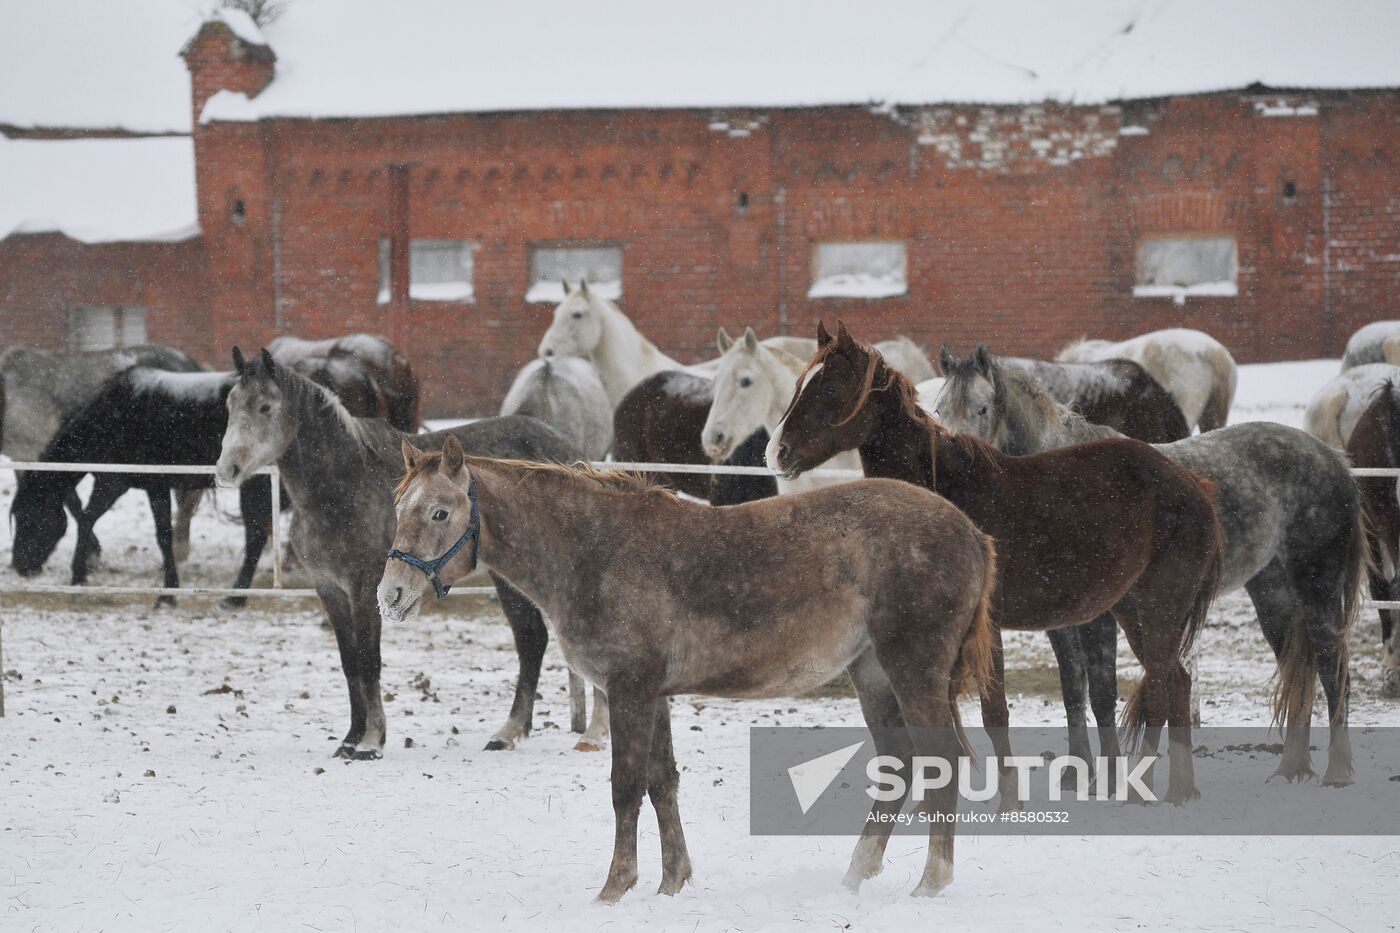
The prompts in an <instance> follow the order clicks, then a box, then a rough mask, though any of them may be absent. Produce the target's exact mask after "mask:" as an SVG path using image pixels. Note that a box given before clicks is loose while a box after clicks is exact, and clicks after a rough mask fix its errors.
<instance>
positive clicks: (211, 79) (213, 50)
mask: <svg viewBox="0 0 1400 933" xmlns="http://www.w3.org/2000/svg"><path fill="white" fill-rule="evenodd" d="M234 17H239V18H237V19H235V18H234ZM180 55H181V57H182V58H184V60H185V67H186V68H188V69H189V72H190V85H191V88H190V90H191V92H192V94H191V96H192V98H193V101H194V122H193V125H194V126H195V127H198V126H199V115H200V113H202V112H203V110H204V104H205V102H206V101H207V100H209V98H211V97H213V96H214V95H215V94H217V93H218V92H219V91H238V92H241V93H243V94H247V95H248V96H249V97H250V98H252V97H257V96H258V95H259V94H260V93H262V90H263V88H265V87H267V86H268V85H269V84H271V83H272V79H273V77H274V75H275V74H276V63H277V56H276V55H275V54H273V51H272V48H271V46H269V45H268V44H267V41H266V40H265V39H264V38H263V37H262V34H261V32H259V31H258V28H257V27H256V26H255V25H253V21H252V19H251V18H249V17H248V16H247V15H246V14H242V13H240V12H239V11H233V10H225V11H221V12H219V13H216V14H215V16H214V18H212V19H210V20H208V21H207V22H205V23H204V25H202V26H200V27H199V31H198V32H196V33H195V34H194V36H192V37H191V38H190V40H189V41H188V42H186V43H185V47H184V48H183V49H181V50H180Z"/></svg>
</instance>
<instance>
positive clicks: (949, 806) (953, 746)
mask: <svg viewBox="0 0 1400 933" xmlns="http://www.w3.org/2000/svg"><path fill="white" fill-rule="evenodd" d="M900 641H901V644H900V646H899V649H898V650H899V654H900V657H898V658H895V659H891V658H888V657H886V658H883V659H882V660H884V661H885V670H886V672H887V673H888V675H889V680H890V684H891V686H892V689H893V691H894V694H895V696H896V697H897V698H898V703H899V710H900V713H901V715H902V717H903V719H904V722H905V724H906V725H907V727H908V729H907V733H908V736H909V739H910V740H911V741H912V743H913V746H914V751H915V752H916V753H917V754H918V755H919V757H920V758H928V759H939V760H942V761H945V762H953V767H954V768H961V767H964V766H965V765H964V762H963V761H962V757H963V751H962V747H961V746H962V743H961V741H960V740H959V737H958V734H957V730H956V729H955V723H956V721H957V720H956V718H955V716H954V708H953V704H954V703H955V702H956V697H955V695H954V692H955V690H956V687H955V685H953V684H950V685H949V688H948V690H947V691H946V692H944V691H939V690H937V689H930V686H931V683H933V682H936V681H937V679H938V678H937V677H936V676H935V670H936V667H935V664H934V660H935V659H934V658H933V657H932V656H925V657H924V658H923V659H922V660H923V661H924V662H926V663H920V659H914V658H911V657H910V654H909V652H910V651H912V650H917V647H918V646H917V644H911V642H915V641H916V640H914V639H901V640H900ZM893 653H894V652H885V654H887V655H888V654H893ZM948 660H949V661H950V662H951V660H952V659H951V658H950V659H948ZM948 666H949V667H951V666H952V665H951V663H950V664H949V665H948ZM945 670H946V668H945ZM998 754H1000V753H998ZM959 784H960V782H959V781H958V779H957V775H956V774H954V775H953V776H952V780H949V781H947V782H946V783H945V784H944V785H943V786H942V787H938V788H935V789H933V791H932V792H931V793H930V792H929V791H928V790H923V791H922V793H923V799H922V800H920V801H919V803H918V804H917V805H916V812H921V813H923V814H925V816H924V818H925V819H926V820H927V822H928V827H929V830H928V856H927V859H926V861H925V862H924V871H923V875H922V876H921V877H920V878H919V883H918V885H917V886H916V887H915V888H914V891H913V894H914V896H915V897H933V896H934V895H936V894H938V893H939V892H940V891H942V890H943V889H944V888H946V887H947V886H948V885H950V884H952V882H953V843H954V831H955V829H956V827H957V824H956V823H955V822H954V821H955V820H956V818H957V811H958V787H959ZM1013 796H1014V794H1013ZM1006 800H1007V789H1006V786H1005V784H1004V783H1003V785H1002V808H1003V810H1004V809H1006ZM935 814H936V815H937V816H936V817H935Z"/></svg>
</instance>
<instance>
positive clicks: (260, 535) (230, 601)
mask: <svg viewBox="0 0 1400 933" xmlns="http://www.w3.org/2000/svg"><path fill="white" fill-rule="evenodd" d="M262 479H263V477H255V478H254V480H253V482H251V483H244V484H243V486H242V488H240V489H239V490H238V510H239V512H240V513H241V514H242V515H243V565H242V566H241V567H239V568H238V577H237V578H236V579H235V580H234V581H233V588H234V589H236V590H246V589H247V588H248V587H249V585H250V584H252V582H253V574H254V573H255V572H257V569H258V561H259V560H261V559H262V552H263V548H265V547H266V546H267V539H268V536H269V535H270V534H271V533H272V524H271V522H270V521H269V520H268V519H269V517H270V516H271V515H272V486H271V484H270V483H266V482H262V481H261V480H262ZM247 602H248V597H246V596H227V597H225V598H224V599H223V600H222V601H221V602H220V603H219V605H221V606H223V607H224V608H225V609H240V608H242V607H243V606H245V605H246V604H247Z"/></svg>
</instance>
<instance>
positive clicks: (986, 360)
mask: <svg viewBox="0 0 1400 933" xmlns="http://www.w3.org/2000/svg"><path fill="white" fill-rule="evenodd" d="M972 362H973V363H975V364H977V371H978V372H980V373H981V374H982V375H984V376H990V375H991V374H992V355H991V354H990V353H988V352H987V348H986V347H985V346H983V345H982V344H980V343H979V344H978V345H977V349H976V350H973V351H972Z"/></svg>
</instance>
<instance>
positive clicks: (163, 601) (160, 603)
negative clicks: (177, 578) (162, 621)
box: [155, 596, 175, 609]
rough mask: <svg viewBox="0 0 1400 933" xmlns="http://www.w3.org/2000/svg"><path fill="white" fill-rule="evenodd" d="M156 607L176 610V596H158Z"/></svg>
mask: <svg viewBox="0 0 1400 933" xmlns="http://www.w3.org/2000/svg"><path fill="white" fill-rule="evenodd" d="M155 607H156V608H157V609H174V608H175V597H174V596H157V597H156V606H155Z"/></svg>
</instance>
